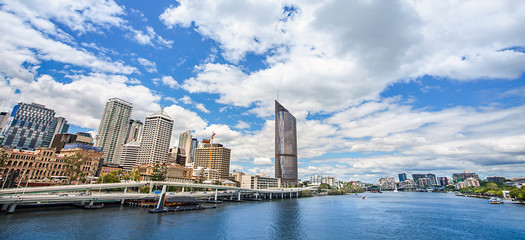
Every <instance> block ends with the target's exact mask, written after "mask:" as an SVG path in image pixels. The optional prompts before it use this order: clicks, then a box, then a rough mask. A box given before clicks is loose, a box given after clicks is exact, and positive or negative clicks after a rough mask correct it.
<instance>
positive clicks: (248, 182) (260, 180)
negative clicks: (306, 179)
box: [241, 174, 281, 189]
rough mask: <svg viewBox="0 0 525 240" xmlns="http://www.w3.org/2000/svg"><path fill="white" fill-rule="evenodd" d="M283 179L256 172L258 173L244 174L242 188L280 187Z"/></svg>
mask: <svg viewBox="0 0 525 240" xmlns="http://www.w3.org/2000/svg"><path fill="white" fill-rule="evenodd" d="M280 187H281V179H280V178H272V177H269V176H267V175H266V174H256V175H247V174H245V175H242V178H241V188H249V189H267V188H280Z"/></svg>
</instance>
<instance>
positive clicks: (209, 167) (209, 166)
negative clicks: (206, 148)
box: [208, 132, 215, 170]
mask: <svg viewBox="0 0 525 240" xmlns="http://www.w3.org/2000/svg"><path fill="white" fill-rule="evenodd" d="M211 133H212V134H211V138H210V159H209V160H208V169H209V170H211V154H212V152H213V136H215V133H214V132H211Z"/></svg>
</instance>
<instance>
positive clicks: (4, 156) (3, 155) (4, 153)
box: [0, 149, 8, 171]
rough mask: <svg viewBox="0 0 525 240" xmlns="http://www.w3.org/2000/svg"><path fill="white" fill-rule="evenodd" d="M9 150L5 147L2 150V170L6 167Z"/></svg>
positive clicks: (0, 158) (0, 157)
mask: <svg viewBox="0 0 525 240" xmlns="http://www.w3.org/2000/svg"><path fill="white" fill-rule="evenodd" d="M7 158H8V157H7V152H6V151H5V149H2V150H0V171H3V170H4V167H5V166H6V165H7Z"/></svg>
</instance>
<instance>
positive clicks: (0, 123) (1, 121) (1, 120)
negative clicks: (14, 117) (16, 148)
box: [0, 112, 9, 133]
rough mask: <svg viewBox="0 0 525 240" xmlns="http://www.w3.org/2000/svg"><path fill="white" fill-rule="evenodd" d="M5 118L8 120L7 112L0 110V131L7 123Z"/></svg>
mask: <svg viewBox="0 0 525 240" xmlns="http://www.w3.org/2000/svg"><path fill="white" fill-rule="evenodd" d="M7 120H9V113H8V112H0V133H1V132H2V130H4V127H5V125H6V124H7Z"/></svg>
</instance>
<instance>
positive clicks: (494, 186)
mask: <svg viewBox="0 0 525 240" xmlns="http://www.w3.org/2000/svg"><path fill="white" fill-rule="evenodd" d="M487 189H489V190H495V191H496V190H499V187H498V184H495V183H487Z"/></svg>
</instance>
